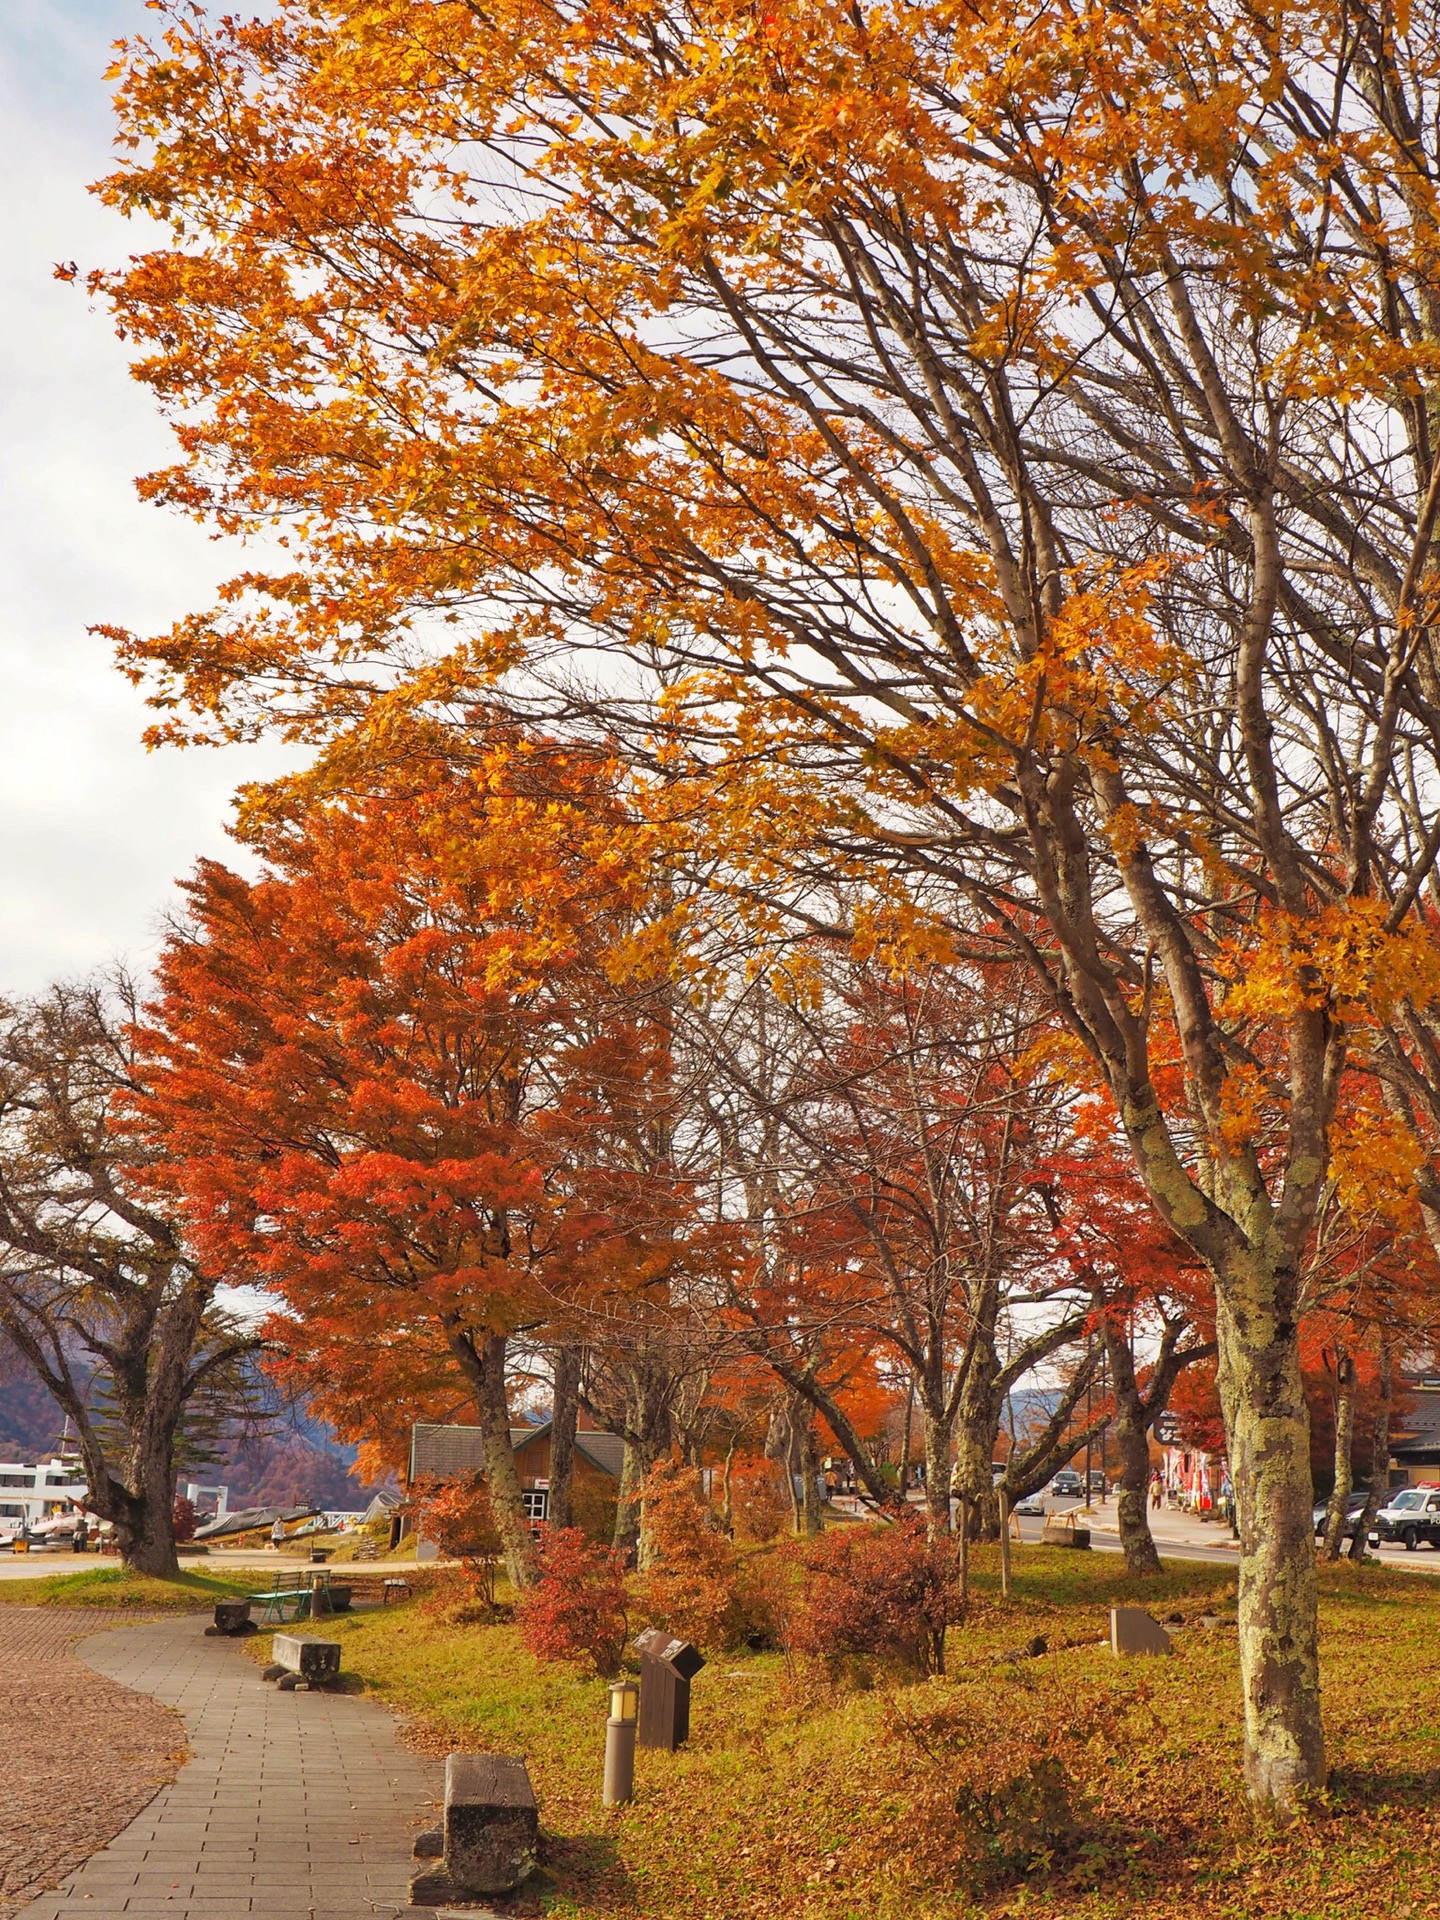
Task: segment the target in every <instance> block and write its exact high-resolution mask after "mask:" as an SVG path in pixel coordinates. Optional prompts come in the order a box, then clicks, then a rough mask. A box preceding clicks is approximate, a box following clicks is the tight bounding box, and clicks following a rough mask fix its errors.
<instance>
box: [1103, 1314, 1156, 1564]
mask: <svg viewBox="0 0 1440 1920" xmlns="http://www.w3.org/2000/svg"><path fill="white" fill-rule="evenodd" d="M1102 1337H1103V1339H1104V1342H1105V1351H1106V1355H1107V1357H1108V1359H1109V1362H1110V1378H1111V1381H1112V1383H1113V1387H1114V1394H1115V1444H1116V1447H1117V1448H1118V1450H1119V1454H1120V1483H1119V1486H1118V1487H1117V1488H1116V1497H1115V1507H1116V1512H1117V1514H1118V1516H1119V1524H1120V1547H1121V1550H1122V1552H1123V1553H1124V1555H1125V1567H1126V1570H1127V1572H1129V1573H1135V1574H1147V1575H1148V1574H1155V1573H1159V1572H1160V1555H1159V1553H1158V1552H1157V1551H1156V1547H1155V1540H1154V1536H1153V1535H1152V1534H1151V1532H1150V1438H1149V1434H1150V1429H1149V1424H1148V1421H1147V1419H1146V1412H1145V1403H1144V1401H1143V1400H1142V1399H1141V1397H1140V1390H1139V1388H1138V1387H1137V1386H1136V1384H1135V1356H1134V1354H1133V1353H1132V1352H1131V1349H1130V1342H1129V1341H1128V1340H1127V1339H1126V1338H1125V1337H1124V1335H1123V1334H1122V1333H1121V1331H1120V1329H1119V1328H1118V1327H1117V1326H1115V1325H1113V1324H1112V1323H1111V1321H1110V1319H1109V1318H1108V1316H1107V1317H1105V1318H1104V1320H1103V1335H1102Z"/></svg>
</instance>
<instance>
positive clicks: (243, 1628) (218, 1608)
mask: <svg viewBox="0 0 1440 1920" xmlns="http://www.w3.org/2000/svg"><path fill="white" fill-rule="evenodd" d="M205 1631H206V1633H208V1634H212V1635H213V1634H221V1635H227V1636H233V1635H236V1634H242V1633H255V1632H257V1631H258V1629H257V1627H256V1626H255V1623H254V1622H253V1621H252V1620H251V1618H250V1602H249V1601H248V1600H217V1601H216V1602H215V1624H214V1626H213V1627H207V1628H206V1629H205Z"/></svg>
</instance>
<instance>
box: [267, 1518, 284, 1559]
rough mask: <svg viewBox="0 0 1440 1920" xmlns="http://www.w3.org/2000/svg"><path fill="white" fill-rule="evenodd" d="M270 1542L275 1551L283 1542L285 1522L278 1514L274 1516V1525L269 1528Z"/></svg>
mask: <svg viewBox="0 0 1440 1920" xmlns="http://www.w3.org/2000/svg"><path fill="white" fill-rule="evenodd" d="M270 1544H271V1546H272V1547H273V1548H274V1549H275V1551H276V1553H278V1552H279V1551H280V1549H281V1548H282V1547H283V1546H284V1544H285V1522H284V1521H283V1520H282V1519H281V1518H280V1516H279V1515H278V1514H277V1515H276V1516H275V1524H274V1526H273V1527H271V1529H270Z"/></svg>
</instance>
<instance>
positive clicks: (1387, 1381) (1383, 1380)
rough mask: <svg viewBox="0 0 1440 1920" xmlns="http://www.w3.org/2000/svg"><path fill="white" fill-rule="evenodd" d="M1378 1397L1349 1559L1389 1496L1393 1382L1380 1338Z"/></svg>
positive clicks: (1359, 1551)
mask: <svg viewBox="0 0 1440 1920" xmlns="http://www.w3.org/2000/svg"><path fill="white" fill-rule="evenodd" d="M1379 1386H1380V1397H1379V1399H1378V1400H1377V1401H1376V1403H1375V1428H1374V1434H1373V1438H1372V1440H1371V1454H1370V1460H1371V1464H1370V1496H1369V1498H1368V1499H1367V1500H1366V1502H1365V1511H1364V1512H1363V1513H1362V1514H1361V1515H1360V1518H1359V1520H1358V1521H1357V1522H1356V1524H1355V1531H1354V1533H1353V1534H1352V1535H1351V1536H1350V1558H1351V1559H1352V1560H1363V1559H1364V1557H1365V1548H1366V1546H1367V1545H1368V1543H1369V1540H1370V1527H1371V1524H1372V1522H1373V1521H1374V1518H1375V1516H1376V1514H1377V1513H1378V1512H1379V1511H1380V1509H1381V1507H1382V1506H1383V1505H1384V1503H1385V1501H1386V1500H1387V1499H1388V1498H1389V1496H1390V1406H1391V1401H1392V1399H1393V1397H1394V1382H1393V1380H1392V1377H1391V1371H1390V1341H1389V1338H1388V1336H1386V1335H1384V1334H1382V1335H1381V1337H1380V1381H1379Z"/></svg>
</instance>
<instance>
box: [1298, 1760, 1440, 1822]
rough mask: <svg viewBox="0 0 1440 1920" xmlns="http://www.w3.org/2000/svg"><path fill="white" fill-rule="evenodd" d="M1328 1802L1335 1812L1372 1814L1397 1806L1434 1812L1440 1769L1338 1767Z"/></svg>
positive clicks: (1330, 1783)
mask: <svg viewBox="0 0 1440 1920" xmlns="http://www.w3.org/2000/svg"><path fill="white" fill-rule="evenodd" d="M1325 1799H1326V1802H1327V1803H1328V1806H1329V1808H1330V1811H1331V1812H1332V1813H1361V1812H1364V1813H1372V1812H1375V1811H1376V1810H1377V1809H1379V1808H1383V1807H1396V1806H1398V1807H1424V1808H1427V1809H1430V1808H1433V1807H1434V1805H1435V1802H1436V1800H1437V1799H1440V1768H1437V1767H1335V1768H1333V1769H1332V1770H1331V1774H1330V1778H1329V1781H1328V1782H1327V1785H1326V1792H1325Z"/></svg>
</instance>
